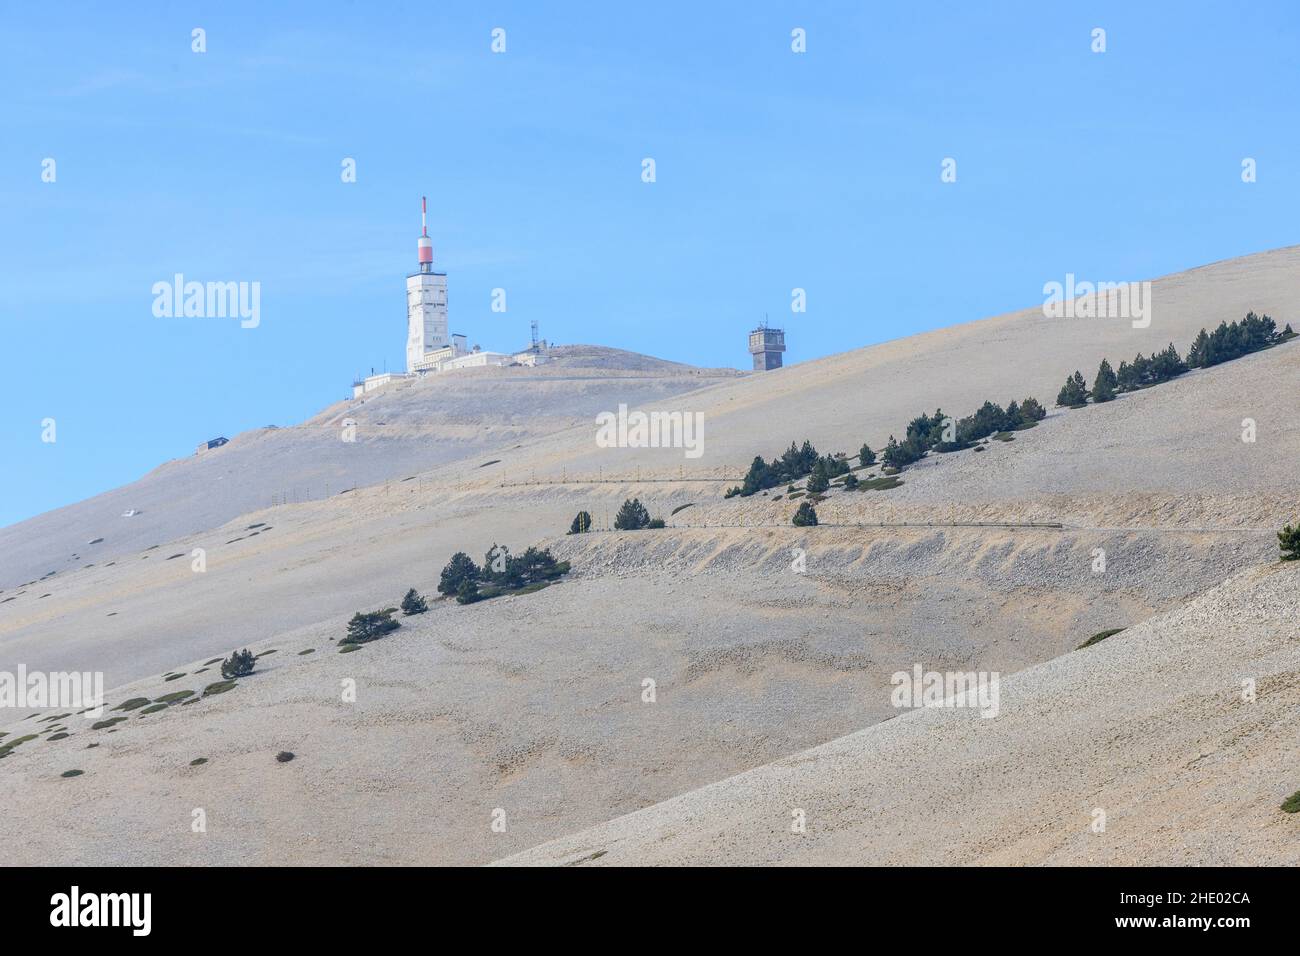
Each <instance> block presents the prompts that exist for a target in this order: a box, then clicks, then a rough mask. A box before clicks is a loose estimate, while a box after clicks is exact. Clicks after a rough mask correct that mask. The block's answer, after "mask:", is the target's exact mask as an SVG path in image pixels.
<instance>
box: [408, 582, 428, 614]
mask: <svg viewBox="0 0 1300 956" xmlns="http://www.w3.org/2000/svg"><path fill="white" fill-rule="evenodd" d="M427 610H429V605H428V603H427V602H426V601H425V600H424V598H422V597H421V596H420V592H419V591H417V590H415V588H411V590H409V591H407V592H406V596H405V597H404V598H402V613H403V614H404V615H406V616H407V617H410V616H411V615H412V614H423V613H424V612H425V611H427Z"/></svg>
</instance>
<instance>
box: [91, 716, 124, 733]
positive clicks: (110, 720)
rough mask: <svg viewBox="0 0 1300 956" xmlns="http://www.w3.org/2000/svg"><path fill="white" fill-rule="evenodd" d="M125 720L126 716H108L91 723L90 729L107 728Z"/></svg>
mask: <svg viewBox="0 0 1300 956" xmlns="http://www.w3.org/2000/svg"><path fill="white" fill-rule="evenodd" d="M124 720H126V718H125V717H110V718H108V720H97V721H95V722H94V723H93V724H91V725H90V729H91V730H106V729H107V728H109V727H112V726H113V725H114V724H120V723H121V722H122V721H124Z"/></svg>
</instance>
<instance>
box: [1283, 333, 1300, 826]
mask: <svg viewBox="0 0 1300 956" xmlns="http://www.w3.org/2000/svg"><path fill="white" fill-rule="evenodd" d="M1287 328H1290V326H1287ZM1282 812H1283V813H1300V790H1297V791H1296V792H1295V793H1293V794H1291V796H1289V797H1287V798H1286V799H1285V800H1283V801H1282Z"/></svg>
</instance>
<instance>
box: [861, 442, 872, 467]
mask: <svg viewBox="0 0 1300 956" xmlns="http://www.w3.org/2000/svg"><path fill="white" fill-rule="evenodd" d="M858 463H859V464H861V465H862V466H863V467H864V468H869V467H871V466H872V465H874V464H875V463H876V453H875V452H874V451H872V450H871V446H870V445H866V444H864V445H863V446H862V448H861V449H859V450H858Z"/></svg>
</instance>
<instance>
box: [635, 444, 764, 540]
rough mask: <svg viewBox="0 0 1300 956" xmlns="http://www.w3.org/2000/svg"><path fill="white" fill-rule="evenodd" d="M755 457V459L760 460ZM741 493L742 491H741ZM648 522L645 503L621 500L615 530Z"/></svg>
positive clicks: (638, 527)
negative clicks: (621, 505)
mask: <svg viewBox="0 0 1300 956" xmlns="http://www.w3.org/2000/svg"><path fill="white" fill-rule="evenodd" d="M762 460H763V459H761V458H756V459H755V461H762ZM742 494H743V492H742ZM649 523H650V512H648V511H646V510H645V505H643V504H641V501H640V500H639V499H637V498H629V499H627V500H626V501H624V502H623V507H621V508H619V509H618V514H617V515H616V516H615V518H614V530H615V531H640V530H641V529H642V528H644V527H645V526H646V525H648V524H649Z"/></svg>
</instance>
